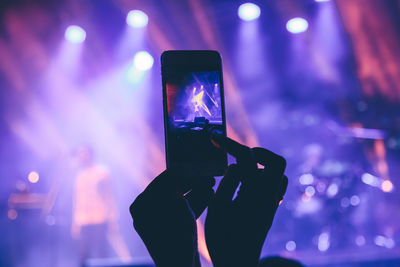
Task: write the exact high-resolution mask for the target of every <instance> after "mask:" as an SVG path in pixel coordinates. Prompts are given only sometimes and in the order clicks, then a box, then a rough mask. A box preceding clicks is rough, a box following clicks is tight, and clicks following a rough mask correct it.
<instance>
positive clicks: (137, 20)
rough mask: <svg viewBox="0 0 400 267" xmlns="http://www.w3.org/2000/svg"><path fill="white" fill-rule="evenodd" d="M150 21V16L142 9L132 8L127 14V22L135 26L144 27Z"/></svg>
mask: <svg viewBox="0 0 400 267" xmlns="http://www.w3.org/2000/svg"><path fill="white" fill-rule="evenodd" d="M148 22H149V17H147V15H146V13H144V12H143V11H141V10H131V11H129V13H128V15H127V16H126V23H127V24H128V25H129V26H132V27H134V28H143V27H145V26H146V25H147V23H148Z"/></svg>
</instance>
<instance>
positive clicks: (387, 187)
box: [381, 180, 393, 193]
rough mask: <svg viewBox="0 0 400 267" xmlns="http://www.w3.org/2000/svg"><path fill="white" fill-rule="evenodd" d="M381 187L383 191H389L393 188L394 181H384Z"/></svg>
mask: <svg viewBox="0 0 400 267" xmlns="http://www.w3.org/2000/svg"><path fill="white" fill-rule="evenodd" d="M381 189H382V191H383V192H386V193H389V192H391V191H392V190H393V183H392V182H391V181H390V180H385V181H383V182H382V185H381Z"/></svg>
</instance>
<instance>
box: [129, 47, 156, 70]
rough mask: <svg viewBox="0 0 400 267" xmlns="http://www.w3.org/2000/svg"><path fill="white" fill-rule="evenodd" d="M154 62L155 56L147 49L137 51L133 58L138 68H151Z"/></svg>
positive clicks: (134, 64)
mask: <svg viewBox="0 0 400 267" xmlns="http://www.w3.org/2000/svg"><path fill="white" fill-rule="evenodd" d="M153 64H154V58H153V57H152V56H151V55H150V54H149V53H148V52H146V51H140V52H137V53H136V54H135V56H134V58H133V66H134V68H135V69H137V70H141V71H145V70H149V69H151V67H153Z"/></svg>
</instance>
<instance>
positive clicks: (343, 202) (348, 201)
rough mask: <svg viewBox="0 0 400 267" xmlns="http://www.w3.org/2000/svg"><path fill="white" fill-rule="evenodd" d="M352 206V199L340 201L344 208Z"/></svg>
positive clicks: (345, 198)
mask: <svg viewBox="0 0 400 267" xmlns="http://www.w3.org/2000/svg"><path fill="white" fill-rule="evenodd" d="M349 205H350V199H349V198H347V197H344V198H342V199H341V200H340V206H342V208H347V207H348V206H349Z"/></svg>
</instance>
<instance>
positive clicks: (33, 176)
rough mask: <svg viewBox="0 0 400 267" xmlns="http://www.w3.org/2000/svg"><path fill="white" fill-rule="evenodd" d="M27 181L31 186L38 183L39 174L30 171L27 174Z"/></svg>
mask: <svg viewBox="0 0 400 267" xmlns="http://www.w3.org/2000/svg"><path fill="white" fill-rule="evenodd" d="M28 180H29V182H31V183H32V184H36V183H37V182H38V181H39V173H37V172H35V171H31V172H30V173H29V174H28Z"/></svg>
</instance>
